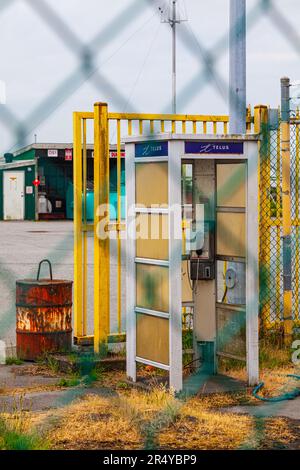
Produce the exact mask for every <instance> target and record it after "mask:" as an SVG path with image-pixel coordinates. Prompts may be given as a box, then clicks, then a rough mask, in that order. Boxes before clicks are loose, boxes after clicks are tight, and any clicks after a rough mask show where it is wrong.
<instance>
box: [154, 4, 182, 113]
mask: <svg viewBox="0 0 300 470" xmlns="http://www.w3.org/2000/svg"><path fill="white" fill-rule="evenodd" d="M171 3H172V4H171V5H170V6H169V11H168V15H167V18H163V14H164V10H163V8H161V7H159V8H158V9H159V11H160V14H161V16H162V19H161V22H162V23H169V25H170V26H171V28H172V113H173V114H176V112H177V103H176V94H177V93H176V91H177V89H176V88H177V87H176V79H177V77H176V72H177V64H176V59H177V55H176V32H177V31H176V29H177V28H176V26H177V24H180V23H182V22H183V21H187V20H186V19H181V18H180V15H178V11H177V0H171Z"/></svg>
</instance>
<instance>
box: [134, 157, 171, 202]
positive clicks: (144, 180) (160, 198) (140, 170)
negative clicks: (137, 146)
mask: <svg viewBox="0 0 300 470" xmlns="http://www.w3.org/2000/svg"><path fill="white" fill-rule="evenodd" d="M135 178H136V199H135V201H136V205H137V206H146V207H151V206H152V205H153V204H158V205H161V204H164V205H167V204H168V163H167V162H157V163H136V165H135Z"/></svg>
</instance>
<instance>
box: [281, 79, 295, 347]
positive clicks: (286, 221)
mask: <svg viewBox="0 0 300 470" xmlns="http://www.w3.org/2000/svg"><path fill="white" fill-rule="evenodd" d="M280 130H281V136H282V140H281V158H282V225H283V230H282V231H283V233H282V242H283V331H284V343H285V344H286V345H287V346H290V345H291V342H292V338H293V312H292V240H291V236H292V221H291V152H290V79H289V78H287V77H284V78H282V79H281V125H280Z"/></svg>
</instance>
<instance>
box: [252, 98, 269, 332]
mask: <svg viewBox="0 0 300 470" xmlns="http://www.w3.org/2000/svg"><path fill="white" fill-rule="evenodd" d="M254 132H255V133H256V134H259V133H260V134H261V140H260V142H259V144H258V145H259V171H258V175H259V194H258V200H259V276H260V280H259V285H260V288H259V289H260V292H259V295H260V315H261V325H262V327H263V328H265V327H266V326H267V324H268V322H269V321H270V261H271V245H270V241H271V237H270V220H271V217H270V199H269V188H270V156H269V145H268V142H269V130H268V107H267V106H264V105H258V106H255V108H254Z"/></svg>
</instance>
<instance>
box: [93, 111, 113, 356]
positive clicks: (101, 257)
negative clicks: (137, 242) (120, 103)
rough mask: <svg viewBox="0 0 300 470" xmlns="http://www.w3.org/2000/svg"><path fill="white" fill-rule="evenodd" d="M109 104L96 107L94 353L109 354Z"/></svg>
mask: <svg viewBox="0 0 300 470" xmlns="http://www.w3.org/2000/svg"><path fill="white" fill-rule="evenodd" d="M108 145H109V144H108V110H107V104H106V103H96V104H95V106H94V352H95V353H96V354H100V355H106V352H107V337H108V334H109V328H110V326H109V321H110V243H109V228H108V223H109V147H108Z"/></svg>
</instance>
